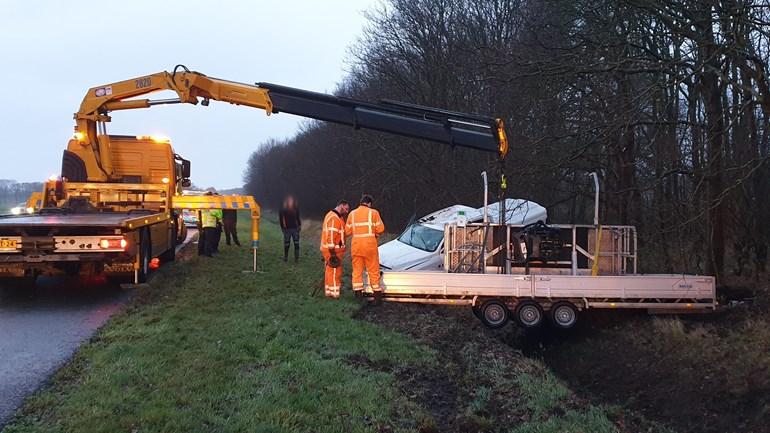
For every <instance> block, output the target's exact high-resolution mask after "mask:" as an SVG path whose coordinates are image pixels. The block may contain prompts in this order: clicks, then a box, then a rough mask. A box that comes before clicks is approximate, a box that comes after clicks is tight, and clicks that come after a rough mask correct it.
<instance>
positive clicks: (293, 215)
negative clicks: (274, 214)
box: [278, 196, 302, 263]
mask: <svg viewBox="0 0 770 433" xmlns="http://www.w3.org/2000/svg"><path fill="white" fill-rule="evenodd" d="M278 219H279V220H280V223H281V230H283V261H284V262H285V261H287V260H289V244H290V242H291V241H294V263H297V262H299V232H300V231H301V230H302V220H301V219H300V216H299V206H298V205H297V201H296V200H295V199H294V197H292V196H287V197H286V199H285V200H284V201H283V206H282V207H281V211H280V212H279V213H278Z"/></svg>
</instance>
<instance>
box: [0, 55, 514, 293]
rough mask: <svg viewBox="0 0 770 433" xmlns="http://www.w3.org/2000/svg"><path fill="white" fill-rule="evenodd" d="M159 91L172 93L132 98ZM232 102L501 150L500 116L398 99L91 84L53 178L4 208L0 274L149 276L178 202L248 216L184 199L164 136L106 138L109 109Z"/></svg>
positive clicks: (161, 78) (151, 79) (182, 172)
mask: <svg viewBox="0 0 770 433" xmlns="http://www.w3.org/2000/svg"><path fill="white" fill-rule="evenodd" d="M158 91H171V92H174V93H175V94H176V97H175V98H171V99H155V100H151V99H147V98H145V99H137V98H140V97H142V96H144V95H148V94H151V93H155V92H158ZM212 100H213V101H221V102H227V103H230V104H234V105H242V106H246V107H251V108H257V109H261V110H264V111H265V112H266V113H267V114H268V115H270V114H274V113H289V114H294V115H298V116H303V117H308V118H312V119H318V120H323V121H329V122H335V123H339V124H345V125H350V126H352V127H354V128H355V129H371V130H377V131H383V132H389V133H393V134H397V135H402V136H407V137H413V138H418V139H425V140H430V141H434V142H439V143H444V144H448V145H451V146H460V147H469V148H474V149H479V150H483V151H488V152H494V153H497V154H498V155H500V157H501V158H502V157H504V155H505V153H506V152H507V150H508V141H507V138H506V136H505V129H504V124H503V121H502V120H500V119H497V118H492V117H486V116H479V115H473V114H464V113H457V112H452V111H447V110H441V109H437V108H431V107H424V106H420V105H415V104H409V103H401V102H396V101H379V102H366V101H360V100H356V99H351V98H342V97H337V96H332V95H327V94H323V93H316V92H311V91H306V90H301V89H296V88H291V87H286V86H281V85H276V84H271V83H255V84H245V83H238V82H233V81H229V80H224V79H219V78H213V77H209V76H207V75H204V74H202V73H200V72H196V71H191V70H189V69H188V68H187V67H185V66H183V65H177V66H176V67H175V68H174V69H173V70H172V72H167V71H163V72H159V73H154V74H150V75H145V76H141V77H136V78H131V79H128V80H124V81H119V82H114V83H111V84H104V85H99V86H96V87H93V88H91V89H89V90H88V92H87V93H86V95H85V97H84V98H83V101H82V103H81V105H80V108H79V110H78V111H77V112H76V113H75V114H74V119H75V130H74V134H73V136H72V138H71V139H70V140H69V142H68V144H67V148H66V150H65V151H64V154H63V157H62V168H61V173H60V175H59V176H56V177H54V178H51V179H49V180H48V181H47V182H45V184H44V188H43V190H42V191H40V193H38V194H35V195H33V197H31V198H30V203H28V207H31V208H33V209H35V210H36V211H35V212H34V213H32V214H29V215H19V216H8V217H0V281H1V280H5V279H35V278H36V277H37V276H39V275H62V274H65V275H88V276H94V275H95V276H102V275H104V276H108V277H117V278H130V277H132V276H133V280H134V282H135V283H141V282H145V281H146V280H147V277H148V275H149V273H150V269H151V264H152V263H153V262H156V261H160V262H163V261H172V260H174V258H175V245H176V243H177V240H178V237H180V235H179V233H180V229H181V227H183V226H184V223H183V221H182V219H181V212H180V211H181V210H182V209H203V208H233V209H240V210H248V211H250V212H251V215H252V247H254V248H255V263H256V247H257V246H258V242H259V206H258V205H257V204H256V203H255V202H254V200H253V198H251V197H248V196H245V197H232V196H227V197H222V196H213V197H212V196H204V197H191V196H182V195H181V192H182V188H183V187H184V186H185V185H188V184H189V183H190V181H189V178H190V174H191V168H190V167H191V163H190V161H188V160H186V159H184V158H183V157H181V156H180V155H179V154H177V153H176V152H175V151H174V149H173V148H172V146H171V143H170V141H169V140H168V139H165V138H162V137H152V136H146V135H137V136H124V135H110V134H108V132H107V124H108V123H109V122H110V121H111V120H112V118H111V116H110V113H112V112H115V111H120V110H131V109H144V108H149V107H153V106H156V105H165V104H179V103H183V104H193V105H197V104H200V105H203V106H208V105H209V103H210V101H212Z"/></svg>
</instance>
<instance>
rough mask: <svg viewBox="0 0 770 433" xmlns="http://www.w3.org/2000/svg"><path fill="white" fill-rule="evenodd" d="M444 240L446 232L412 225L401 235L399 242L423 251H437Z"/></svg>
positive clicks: (420, 225)
mask: <svg viewBox="0 0 770 433" xmlns="http://www.w3.org/2000/svg"><path fill="white" fill-rule="evenodd" d="M442 239H444V232H443V231H441V230H436V229H432V228H430V227H426V226H424V225H422V224H412V225H410V226H409V227H407V228H406V230H404V232H403V233H401V236H399V237H398V241H399V242H402V243H405V244H407V245H410V246H413V247H415V248H418V249H421V250H423V251H431V252H432V251H436V248H438V246H439V245H440V244H441V240H442Z"/></svg>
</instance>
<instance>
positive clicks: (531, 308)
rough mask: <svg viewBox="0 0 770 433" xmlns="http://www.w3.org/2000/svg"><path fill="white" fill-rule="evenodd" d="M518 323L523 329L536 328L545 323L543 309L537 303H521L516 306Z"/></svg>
mask: <svg viewBox="0 0 770 433" xmlns="http://www.w3.org/2000/svg"><path fill="white" fill-rule="evenodd" d="M516 321H517V322H518V323H519V325H520V326H521V327H523V328H536V327H538V326H540V325H541V324H542V323H543V307H541V306H540V304H538V303H537V302H535V301H521V302H519V305H517V306H516Z"/></svg>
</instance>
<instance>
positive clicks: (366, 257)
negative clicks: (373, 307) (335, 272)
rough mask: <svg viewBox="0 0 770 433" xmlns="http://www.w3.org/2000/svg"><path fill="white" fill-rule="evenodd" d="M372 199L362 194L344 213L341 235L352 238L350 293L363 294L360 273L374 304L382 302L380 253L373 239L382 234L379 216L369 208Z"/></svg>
mask: <svg viewBox="0 0 770 433" xmlns="http://www.w3.org/2000/svg"><path fill="white" fill-rule="evenodd" d="M373 203H374V200H373V199H372V196H370V195H368V194H364V196H363V197H361V204H360V205H359V206H358V207H357V208H355V209H354V210H353V211H352V212H350V213H349V214H348V219H347V222H346V224H345V235H346V236H348V237H351V236H352V240H351V241H350V257H351V259H352V261H353V293H354V294H355V295H356V296H357V297H362V296H363V294H364V289H365V288H364V276H363V275H364V270H366V276H367V283H368V284H367V286H368V288H369V289H371V290H372V292H373V294H374V301H375V303H377V304H380V303H381V302H382V287H380V254H379V251H378V250H377V238H378V237H379V236H380V235H381V234H382V233H384V232H385V224H383V223H382V218H380V213H379V212H378V211H377V209H374V208H373V207H372V204H373Z"/></svg>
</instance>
